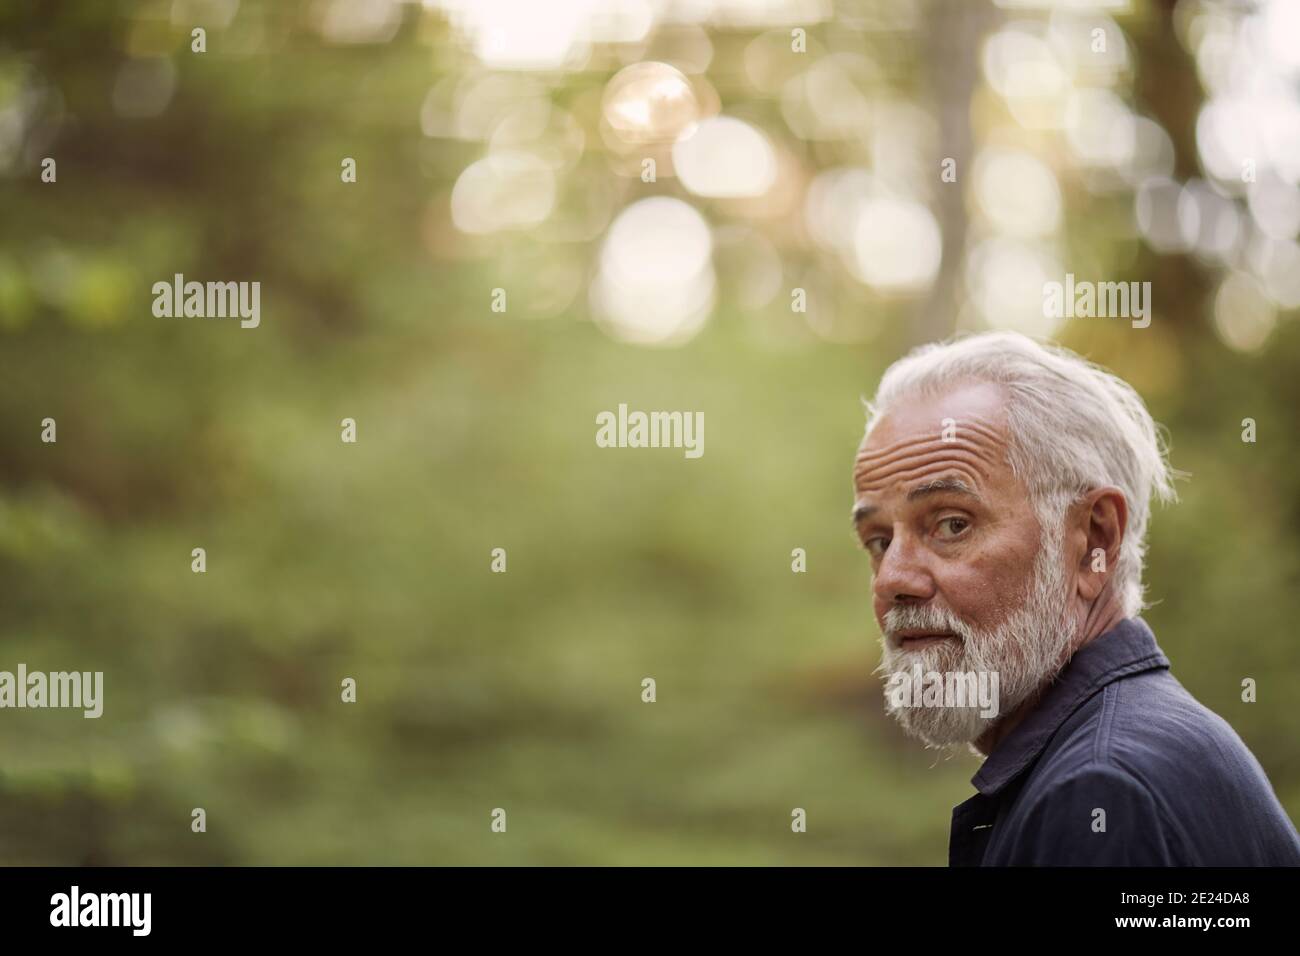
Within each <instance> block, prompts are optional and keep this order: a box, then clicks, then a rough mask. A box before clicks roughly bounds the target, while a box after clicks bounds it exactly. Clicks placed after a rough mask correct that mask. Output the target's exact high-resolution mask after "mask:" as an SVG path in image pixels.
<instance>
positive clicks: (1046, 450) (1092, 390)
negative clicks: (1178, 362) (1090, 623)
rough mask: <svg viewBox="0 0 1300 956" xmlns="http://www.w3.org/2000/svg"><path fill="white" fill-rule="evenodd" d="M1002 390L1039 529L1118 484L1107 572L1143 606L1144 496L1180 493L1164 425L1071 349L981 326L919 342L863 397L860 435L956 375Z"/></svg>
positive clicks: (1012, 451) (1131, 612)
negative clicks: (1117, 519)
mask: <svg viewBox="0 0 1300 956" xmlns="http://www.w3.org/2000/svg"><path fill="white" fill-rule="evenodd" d="M962 380H966V381H970V380H974V381H981V382H991V383H994V384H997V385H1000V386H1002V388H1003V389H1004V390H1005V392H1006V406H1005V407H1006V416H1007V428H1008V432H1009V440H1008V446H1007V456H1006V460H1007V464H1008V465H1009V466H1010V467H1011V470H1012V473H1013V474H1015V476H1016V477H1017V478H1018V479H1020V481H1021V482H1023V483H1024V484H1025V486H1026V487H1027V488H1028V489H1029V494H1030V499H1031V503H1032V505H1033V507H1034V509H1035V511H1036V513H1037V515H1038V519H1039V523H1040V524H1041V525H1042V526H1043V528H1044V529H1047V528H1050V527H1055V526H1056V525H1058V524H1059V523H1060V522H1061V521H1063V519H1064V516H1065V510H1066V508H1067V507H1068V506H1069V505H1070V504H1071V503H1072V502H1074V501H1076V500H1077V499H1078V498H1079V497H1080V496H1081V495H1083V494H1086V493H1087V492H1089V491H1091V490H1092V489H1094V488H1100V487H1102V486H1106V485H1113V486H1115V487H1117V488H1119V489H1120V490H1121V491H1123V492H1124V498H1125V500H1126V502H1127V504H1128V525H1127V527H1126V528H1125V530H1124V540H1123V544H1122V545H1121V547H1120V554H1119V559H1118V560H1117V561H1116V563H1115V566H1114V567H1113V568H1111V572H1112V574H1113V575H1114V577H1115V581H1116V583H1117V587H1118V590H1119V597H1120V602H1121V605H1122V607H1123V610H1124V614H1125V615H1126V616H1128V617H1134V616H1136V615H1137V614H1139V613H1140V612H1141V611H1142V610H1143V608H1145V607H1147V606H1148V605H1146V604H1145V603H1144V590H1143V583H1142V570H1143V559H1144V556H1145V554H1146V533H1147V520H1148V519H1149V517H1150V514H1151V507H1150V506H1151V499H1152V497H1153V496H1154V497H1156V498H1158V499H1159V500H1160V501H1162V502H1165V501H1173V500H1176V499H1177V493H1176V492H1175V490H1174V479H1175V478H1176V477H1182V473H1180V472H1178V471H1176V470H1175V469H1173V468H1171V467H1170V465H1169V461H1168V442H1167V438H1166V434H1165V430H1164V429H1162V428H1161V426H1158V425H1157V424H1156V423H1155V422H1154V421H1153V420H1152V418H1151V415H1150V413H1149V412H1148V411H1147V409H1146V405H1145V404H1144V403H1143V401H1142V399H1141V397H1140V396H1139V395H1138V393H1137V392H1135V391H1134V390H1133V387H1132V386H1131V385H1129V384H1128V383H1127V382H1125V381H1123V380H1122V379H1120V378H1118V377H1116V376H1115V375H1113V374H1111V373H1110V372H1108V371H1106V370H1105V369H1103V368H1101V367H1100V366H1098V365H1095V364H1093V363H1092V362H1089V361H1087V360H1086V359H1083V358H1081V357H1080V356H1078V355H1076V354H1075V353H1073V352H1071V351H1070V350H1069V349H1066V348H1062V347H1060V346H1057V345H1052V344H1048V343H1041V342H1037V341H1035V340H1034V339H1031V338H1029V337H1028V336H1026V335H1022V334H1020V333H1019V332H983V333H978V334H973V335H967V336H964V337H959V338H956V339H953V340H951V341H948V342H937V343H931V344H929V345H923V346H921V347H919V348H917V349H914V350H913V351H912V352H910V353H908V354H907V355H906V356H904V357H903V358H901V359H899V360H898V361H897V362H895V363H894V364H893V365H891V366H890V367H889V368H888V369H887V370H886V371H885V374H884V377H883V378H881V380H880V387H879V388H878V389H877V390H876V396H875V398H874V399H872V400H871V401H869V402H867V413H868V419H867V434H868V435H869V434H871V430H872V429H873V428H874V427H875V425H876V423H877V422H878V421H879V420H880V418H881V417H882V416H883V415H885V414H886V413H887V412H888V411H889V409H890V408H892V407H893V406H894V405H895V404H896V403H897V402H899V401H900V400H903V399H906V398H911V397H919V396H922V395H934V394H937V393H939V392H941V391H944V390H946V389H948V388H950V387H951V386H953V385H954V384H956V383H958V382H959V381H962Z"/></svg>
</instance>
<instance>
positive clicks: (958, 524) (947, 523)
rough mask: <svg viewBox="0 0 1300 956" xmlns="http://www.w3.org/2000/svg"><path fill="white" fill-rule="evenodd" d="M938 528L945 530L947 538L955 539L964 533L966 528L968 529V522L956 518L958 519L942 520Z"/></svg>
mask: <svg viewBox="0 0 1300 956" xmlns="http://www.w3.org/2000/svg"><path fill="white" fill-rule="evenodd" d="M939 527H940V528H947V529H948V536H949V537H953V538H955V537H957V536H958V535H960V534H961V533H962V532H963V531H965V530H966V529H967V528H969V527H970V522H969V521H967V520H966V519H965V518H958V517H952V518H944V519H943V520H942V521H940V522H939Z"/></svg>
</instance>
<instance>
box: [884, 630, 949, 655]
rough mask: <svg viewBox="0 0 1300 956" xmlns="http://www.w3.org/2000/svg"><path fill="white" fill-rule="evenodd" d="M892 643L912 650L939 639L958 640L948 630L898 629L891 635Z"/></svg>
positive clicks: (936, 641) (934, 642) (935, 642)
mask: <svg viewBox="0 0 1300 956" xmlns="http://www.w3.org/2000/svg"><path fill="white" fill-rule="evenodd" d="M893 640H894V644H895V645H896V646H897V647H898V648H899V649H900V650H904V651H914V650H917V649H919V648H922V647H929V646H930V645H931V644H938V643H939V642H940V641H956V640H959V638H958V637H957V635H956V634H953V633H951V632H950V631H898V632H896V633H895V634H894V635H893Z"/></svg>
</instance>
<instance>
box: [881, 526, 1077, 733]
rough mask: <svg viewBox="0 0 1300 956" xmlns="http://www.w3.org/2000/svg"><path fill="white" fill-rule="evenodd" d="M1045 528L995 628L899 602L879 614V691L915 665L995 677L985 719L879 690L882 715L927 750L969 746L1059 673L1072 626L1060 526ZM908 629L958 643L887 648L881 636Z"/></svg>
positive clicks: (975, 709)
mask: <svg viewBox="0 0 1300 956" xmlns="http://www.w3.org/2000/svg"><path fill="white" fill-rule="evenodd" d="M1048 525H1049V528H1054V529H1055V530H1054V531H1053V530H1047V531H1044V533H1043V539H1042V543H1041V545H1040V547H1039V549H1038V555H1037V556H1036V557H1035V559H1034V568H1033V573H1032V577H1031V579H1030V581H1029V583H1028V586H1027V587H1026V589H1025V594H1024V596H1023V597H1022V598H1021V601H1020V604H1019V605H1018V606H1014V607H1012V608H1010V609H1009V612H1008V613H1007V616H1006V618H1005V620H1004V621H1003V623H1002V624H1001V625H999V626H998V627H996V628H994V629H992V630H983V629H980V628H974V627H971V626H970V625H969V624H967V623H966V622H965V621H963V620H962V619H961V618H959V617H957V615H955V614H953V613H952V612H951V611H949V610H948V609H947V608H940V607H936V606H934V605H906V604H905V605H899V606H897V607H893V608H890V610H889V611H887V612H886V614H885V631H886V636H885V637H882V638H881V649H882V651H883V658H882V660H881V663H880V666H879V667H878V668H877V669H876V672H877V673H882V674H884V675H885V676H886V685H887V687H888V685H889V680H890V678H891V677H892V676H893V675H895V674H898V673H899V672H903V673H904V674H906V675H909V677H910V675H911V674H912V673H913V669H914V667H915V666H916V665H917V664H919V665H920V669H921V673H922V674H928V673H930V672H931V671H937V672H939V673H940V674H946V673H952V672H960V673H971V672H973V673H977V674H978V673H980V672H983V673H986V674H994V673H995V674H997V675H998V684H997V694H998V701H997V706H998V712H997V713H996V714H995V715H993V716H982V715H981V710H982V708H981V707H980V706H979V705H978V704H975V705H973V706H961V707H957V706H941V707H923V706H918V705H919V704H920V700H919V696H920V694H919V691H920V689H919V688H917V689H916V691H915V692H914V696H913V699H912V700H911V701H910V703H911V706H902V705H901V704H900V703H899V701H898V700H897V699H896V698H895V697H894V696H893V695H891V694H890V693H889V692H888V690H887V691H886V694H885V710H886V712H887V713H889V714H890V715H891V716H893V717H894V718H895V719H896V720H897V721H898V722H899V724H901V725H902V727H903V730H904V731H905V732H906V733H907V734H908V735H909V736H912V737H916V738H919V739H920V740H922V741H924V742H925V744H926V745H927V746H929V747H939V748H946V747H953V746H958V745H962V744H970V743H972V742H973V741H975V740H976V739H977V738H979V737H980V735H982V734H983V733H984V732H985V731H987V730H988V729H989V728H990V727H991V726H992V725H993V724H995V723H996V722H997V721H998V720H999V719H1001V718H1002V717H1004V716H1006V715H1007V714H1009V713H1011V712H1012V711H1013V710H1015V709H1016V708H1017V707H1018V706H1020V704H1022V703H1024V702H1025V701H1026V700H1028V699H1029V697H1030V696H1031V695H1033V694H1034V693H1036V692H1037V691H1039V690H1040V689H1042V688H1044V687H1045V686H1046V685H1047V683H1048V682H1049V681H1051V680H1052V679H1054V678H1055V677H1056V675H1057V674H1059V673H1060V672H1061V670H1062V668H1064V666H1065V664H1066V662H1067V661H1068V659H1069V658H1068V654H1069V649H1070V647H1071V646H1072V645H1073V642H1074V638H1075V636H1076V633H1077V631H1078V627H1079V624H1078V622H1077V620H1074V619H1072V617H1071V615H1070V614H1069V612H1068V607H1069V601H1068V597H1069V595H1068V593H1067V587H1068V582H1067V580H1066V576H1065V568H1064V566H1063V564H1064V562H1063V560H1062V559H1063V555H1062V546H1061V538H1062V531H1061V522H1060V521H1059V519H1058V520H1056V521H1052V522H1049V523H1048ZM912 629H918V630H926V631H949V632H951V633H953V634H956V635H958V636H959V637H960V638H961V641H960V643H957V642H954V641H943V642H938V643H934V644H930V645H928V646H926V647H920V648H917V649H915V650H906V651H904V650H897V649H895V648H894V647H892V646H891V644H890V642H889V639H888V636H887V635H888V634H890V633H896V632H898V631H902V630H912Z"/></svg>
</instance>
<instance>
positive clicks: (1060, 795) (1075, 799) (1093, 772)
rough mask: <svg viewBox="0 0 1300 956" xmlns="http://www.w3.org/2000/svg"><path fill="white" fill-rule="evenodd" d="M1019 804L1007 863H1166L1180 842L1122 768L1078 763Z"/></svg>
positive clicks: (1042, 781)
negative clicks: (1012, 844) (1014, 838)
mask: <svg viewBox="0 0 1300 956" xmlns="http://www.w3.org/2000/svg"><path fill="white" fill-rule="evenodd" d="M1037 784H1038V785H1037V786H1033V787H1030V788H1029V789H1028V790H1027V791H1026V792H1025V794H1024V795H1023V799H1022V800H1021V801H1018V804H1019V805H1018V806H1017V808H1016V813H1015V817H1016V820H1015V824H1016V825H1015V833H1016V841H1015V842H1016V846H1014V847H1012V861H1013V862H1017V863H1022V864H1029V865H1035V864H1039V865H1047V864H1050V865H1061V866H1098V865H1101V866H1171V865H1177V864H1178V863H1180V862H1181V860H1182V856H1183V852H1182V841H1181V839H1180V837H1179V834H1178V831H1177V828H1176V827H1174V826H1173V825H1172V823H1171V820H1170V819H1169V817H1168V816H1167V814H1166V812H1165V811H1164V809H1163V808H1162V807H1161V805H1160V802H1159V801H1158V800H1157V799H1156V797H1155V795H1154V794H1153V793H1152V792H1151V791H1150V790H1149V789H1148V788H1147V787H1146V785H1145V784H1143V782H1142V781H1141V780H1139V779H1138V778H1137V777H1135V776H1134V775H1133V774H1131V773H1129V772H1127V771H1126V770H1124V769H1122V768H1120V767H1116V766H1113V765H1110V764H1107V763H1100V762H1097V761H1087V762H1083V763H1079V764H1077V765H1075V766H1072V767H1070V768H1068V769H1065V770H1062V771H1061V772H1059V773H1055V774H1052V775H1050V776H1049V777H1047V778H1043V777H1040V778H1038V781H1037Z"/></svg>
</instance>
